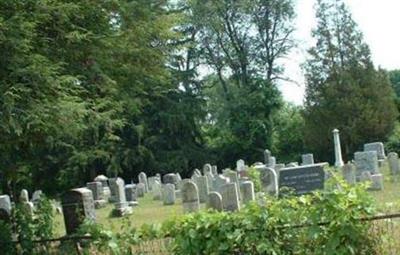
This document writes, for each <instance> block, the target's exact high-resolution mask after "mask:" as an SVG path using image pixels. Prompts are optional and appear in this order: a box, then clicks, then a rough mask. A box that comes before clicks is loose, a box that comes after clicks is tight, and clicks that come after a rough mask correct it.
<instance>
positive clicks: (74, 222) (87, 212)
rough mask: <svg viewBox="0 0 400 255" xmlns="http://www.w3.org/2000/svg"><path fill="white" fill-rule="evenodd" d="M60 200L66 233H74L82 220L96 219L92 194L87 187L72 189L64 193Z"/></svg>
mask: <svg viewBox="0 0 400 255" xmlns="http://www.w3.org/2000/svg"><path fill="white" fill-rule="evenodd" d="M61 201H62V210H63V214H64V223H65V228H66V231H67V235H71V234H74V233H76V231H77V230H78V229H79V227H80V225H81V224H82V223H83V222H84V221H86V220H89V221H95V220H96V213H95V210H94V201H93V194H92V191H90V190H89V189H87V188H78V189H72V190H70V191H68V192H66V193H65V194H64V196H63V197H62V200H61Z"/></svg>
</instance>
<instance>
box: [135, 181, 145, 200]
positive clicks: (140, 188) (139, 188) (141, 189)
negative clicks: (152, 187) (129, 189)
mask: <svg viewBox="0 0 400 255" xmlns="http://www.w3.org/2000/svg"><path fill="white" fill-rule="evenodd" d="M145 192H146V186H145V184H144V183H138V184H137V185H136V195H137V197H144V193H145Z"/></svg>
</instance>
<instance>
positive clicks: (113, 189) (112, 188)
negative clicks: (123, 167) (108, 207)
mask: <svg viewBox="0 0 400 255" xmlns="http://www.w3.org/2000/svg"><path fill="white" fill-rule="evenodd" d="M116 181H117V178H110V179H108V184H109V187H110V197H109V199H108V200H109V201H110V202H111V203H114V202H115V201H117V198H116V194H117V189H118V186H117V183H116Z"/></svg>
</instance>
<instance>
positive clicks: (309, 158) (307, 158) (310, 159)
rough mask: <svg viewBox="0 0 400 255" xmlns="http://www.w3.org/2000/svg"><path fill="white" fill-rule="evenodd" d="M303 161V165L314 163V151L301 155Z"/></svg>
mask: <svg viewBox="0 0 400 255" xmlns="http://www.w3.org/2000/svg"><path fill="white" fill-rule="evenodd" d="M301 161H302V163H301V165H302V166H307V165H312V164H314V155H313V154H312V153H308V154H303V155H301Z"/></svg>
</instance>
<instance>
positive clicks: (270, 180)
mask: <svg viewBox="0 0 400 255" xmlns="http://www.w3.org/2000/svg"><path fill="white" fill-rule="evenodd" d="M255 169H256V170H257V171H258V172H259V173H260V179H261V187H262V190H263V191H264V192H268V193H269V194H271V195H277V194H278V175H277V174H276V171H275V170H274V169H272V168H270V167H266V166H265V165H260V166H256V167H255Z"/></svg>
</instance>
